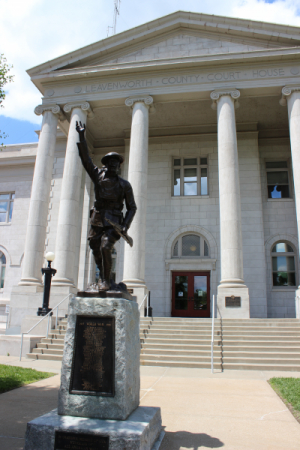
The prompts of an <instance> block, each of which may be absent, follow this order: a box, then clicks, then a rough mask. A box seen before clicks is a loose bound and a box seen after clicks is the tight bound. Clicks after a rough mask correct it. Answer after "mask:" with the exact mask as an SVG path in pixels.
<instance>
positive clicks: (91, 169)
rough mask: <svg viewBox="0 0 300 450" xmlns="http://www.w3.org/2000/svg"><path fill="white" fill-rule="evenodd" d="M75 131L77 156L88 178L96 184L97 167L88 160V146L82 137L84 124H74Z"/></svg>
mask: <svg viewBox="0 0 300 450" xmlns="http://www.w3.org/2000/svg"><path fill="white" fill-rule="evenodd" d="M76 131H77V132H78V134H79V140H80V142H77V147H78V150H79V156H80V159H81V162H82V165H83V167H84V168H85V170H86V171H87V173H88V174H89V176H90V177H91V179H92V181H93V182H94V183H96V182H97V180H98V174H99V169H98V167H97V166H96V165H95V164H94V163H93V161H92V160H91V158H90V155H89V151H88V146H87V143H86V140H85V137H84V133H85V124H84V125H82V123H81V122H79V124H78V122H76Z"/></svg>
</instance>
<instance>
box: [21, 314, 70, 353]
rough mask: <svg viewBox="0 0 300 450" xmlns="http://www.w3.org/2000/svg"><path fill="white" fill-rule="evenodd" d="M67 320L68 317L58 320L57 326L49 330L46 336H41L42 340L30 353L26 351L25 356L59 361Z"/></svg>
mask: <svg viewBox="0 0 300 450" xmlns="http://www.w3.org/2000/svg"><path fill="white" fill-rule="evenodd" d="M67 322H68V319H61V320H60V321H59V322H58V327H57V328H56V329H54V330H51V332H50V333H49V334H48V338H43V339H42V342H41V343H40V344H37V347H36V348H34V349H33V350H32V353H27V355H26V356H27V358H30V359H48V360H51V361H61V360H62V357H63V350H64V340H65V334H66V329H67Z"/></svg>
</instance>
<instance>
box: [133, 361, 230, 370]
mask: <svg viewBox="0 0 300 450" xmlns="http://www.w3.org/2000/svg"><path fill="white" fill-rule="evenodd" d="M141 366H160V367H187V368H195V369H210V367H211V363H210V362H209V363H208V362H188V361H164V360H150V359H143V360H141ZM214 369H219V370H221V369H222V365H221V363H218V362H214Z"/></svg>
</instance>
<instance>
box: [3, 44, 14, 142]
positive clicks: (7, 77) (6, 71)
mask: <svg viewBox="0 0 300 450" xmlns="http://www.w3.org/2000/svg"><path fill="white" fill-rule="evenodd" d="M11 68H12V66H10V65H9V64H7V60H6V58H5V56H4V55H3V53H2V54H0V108H3V107H4V106H3V101H4V100H5V90H4V86H5V85H6V84H7V83H11V82H12V80H13V75H10V74H9V72H10V70H11ZM6 137H7V135H6V134H5V132H4V131H1V130H0V141H1V140H2V139H5V138H6ZM0 146H2V147H3V142H1V143H0Z"/></svg>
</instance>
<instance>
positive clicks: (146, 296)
mask: <svg viewBox="0 0 300 450" xmlns="http://www.w3.org/2000/svg"><path fill="white" fill-rule="evenodd" d="M146 298H147V316H148V310H149V304H148V293H147V294H146V295H145V297H144V299H143V301H142V303H141V304H140V306H139V311H140V310H141V308H142V306H143V304H144V302H145V300H146Z"/></svg>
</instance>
